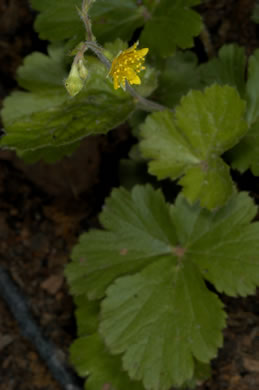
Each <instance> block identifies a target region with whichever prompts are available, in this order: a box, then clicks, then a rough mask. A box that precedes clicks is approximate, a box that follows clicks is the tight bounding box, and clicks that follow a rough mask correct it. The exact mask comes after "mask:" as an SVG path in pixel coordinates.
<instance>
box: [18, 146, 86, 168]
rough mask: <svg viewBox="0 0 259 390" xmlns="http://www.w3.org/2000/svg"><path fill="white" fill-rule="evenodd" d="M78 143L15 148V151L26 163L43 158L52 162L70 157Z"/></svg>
mask: <svg viewBox="0 0 259 390" xmlns="http://www.w3.org/2000/svg"><path fill="white" fill-rule="evenodd" d="M79 145H80V142H75V143H72V144H68V145H62V146H58V147H51V146H47V147H45V148H40V149H36V150H29V151H25V152H23V151H19V150H17V151H16V152H17V155H18V156H19V157H20V158H22V159H23V161H24V162H25V163H26V164H34V163H36V162H37V161H40V160H44V161H45V162H46V163H48V164H54V163H56V162H57V161H59V160H61V159H62V158H63V157H70V156H71V155H72V154H73V153H74V152H75V150H76V149H77V148H78V147H79Z"/></svg>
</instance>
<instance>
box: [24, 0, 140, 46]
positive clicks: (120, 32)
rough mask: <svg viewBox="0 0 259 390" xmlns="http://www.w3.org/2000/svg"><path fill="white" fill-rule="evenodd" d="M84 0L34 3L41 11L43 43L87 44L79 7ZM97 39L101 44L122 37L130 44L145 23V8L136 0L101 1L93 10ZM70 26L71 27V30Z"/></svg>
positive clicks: (33, 0)
mask: <svg viewBox="0 0 259 390" xmlns="http://www.w3.org/2000/svg"><path fill="white" fill-rule="evenodd" d="M81 3H82V1H81V0H73V1H72V0H62V1H60V0H52V1H49V0H31V4H32V6H33V8H34V9H36V10H38V11H40V14H39V15H38V16H37V18H36V21H35V25H34V27H35V30H36V31H37V32H38V33H39V36H40V38H41V39H46V40H49V41H58V40H59V41H62V40H65V39H72V38H73V42H74V44H76V43H78V42H80V41H82V40H84V38H85V30H84V26H83V22H82V21H81V19H80V17H79V14H78V12H77V9H76V7H78V8H80V7H81ZM90 16H91V19H92V27H93V32H94V35H95V36H96V38H97V40H98V41H99V42H100V43H104V42H106V41H109V40H110V41H111V40H114V39H116V38H117V37H120V38H121V39H124V40H129V39H130V38H131V36H132V34H133V32H134V31H135V29H136V28H137V27H140V26H141V25H142V24H143V23H144V17H143V15H142V8H141V7H138V6H137V5H136V1H134V0H123V2H118V1H117V0H109V1H107V0H98V1H96V2H94V4H93V5H92V7H91V8H90ZM68 26H69V27H68Z"/></svg>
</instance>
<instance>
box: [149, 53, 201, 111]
mask: <svg viewBox="0 0 259 390" xmlns="http://www.w3.org/2000/svg"><path fill="white" fill-rule="evenodd" d="M197 64H198V60H197V57H196V55H195V54H194V53H192V52H191V51H187V52H180V51H178V52H176V53H175V55H174V56H173V57H169V58H167V59H166V62H165V65H164V67H163V68H162V70H161V72H160V77H159V87H158V89H157V90H156V93H155V95H156V99H157V100H158V101H159V102H161V103H163V104H165V105H167V106H168V107H174V106H175V105H176V104H178V103H179V101H180V99H181V97H182V96H183V95H185V94H187V92H189V90H190V89H200V88H201V80H200V73H199V68H198V65H197Z"/></svg>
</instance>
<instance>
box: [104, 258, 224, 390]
mask: <svg viewBox="0 0 259 390" xmlns="http://www.w3.org/2000/svg"><path fill="white" fill-rule="evenodd" d="M222 306H223V305H222V303H221V302H220V301H219V299H218V297H217V296H216V295H215V294H213V293H211V292H210V291H209V290H208V289H207V287H206V285H205V283H204V281H203V280H202V278H201V276H200V273H199V271H198V269H197V267H196V266H195V265H193V264H192V263H191V262H186V263H184V264H183V263H182V264H181V263H178V261H177V259H176V257H173V256H171V258H167V259H161V260H160V261H159V262H157V263H155V264H153V265H151V266H149V267H147V268H146V269H145V270H143V271H142V272H141V273H139V274H136V275H133V276H126V277H123V278H120V279H118V280H117V281H116V282H115V283H114V284H113V285H112V286H111V287H109V288H108V290H107V298H106V299H105V300H104V302H103V304H102V321H101V327H100V330H101V333H102V335H103V337H104V339H105V343H106V344H107V346H108V347H109V349H110V350H111V352H112V353H115V354H118V353H123V359H122V360H123V367H124V369H125V370H127V371H128V373H129V375H130V377H131V378H133V379H137V380H143V383H144V387H145V388H146V389H154V390H168V389H169V388H170V387H171V386H172V385H173V386H180V385H182V384H183V383H184V382H185V381H186V380H188V379H190V378H191V377H192V376H193V373H194V357H195V358H197V359H198V360H200V361H202V362H207V361H209V360H210V359H211V358H212V357H215V355H216V352H217V348H218V347H219V346H221V345H222V334H221V329H222V328H223V326H224V325H225V321H224V318H225V314H224V312H223V310H222Z"/></svg>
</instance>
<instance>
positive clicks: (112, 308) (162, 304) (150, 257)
mask: <svg viewBox="0 0 259 390" xmlns="http://www.w3.org/2000/svg"><path fill="white" fill-rule="evenodd" d="M256 213H257V208H256V206H255V205H254V203H253V201H252V199H251V198H250V197H249V196H248V194H246V193H240V194H238V195H235V196H233V197H232V198H231V199H230V200H229V202H228V203H227V204H226V205H225V206H224V207H223V208H221V209H219V210H217V211H214V212H210V211H208V210H206V209H203V208H201V207H200V206H199V204H198V203H196V204H194V205H190V204H189V203H188V202H187V201H186V200H185V198H184V197H183V196H182V195H180V196H178V198H177V200H176V202H175V205H174V206H172V205H171V206H170V205H169V204H167V203H166V202H165V199H164V197H163V196H162V194H161V192H160V191H159V190H154V189H152V187H151V186H150V185H147V186H136V187H134V188H133V190H132V191H131V192H130V193H129V192H128V191H126V190H124V189H122V188H120V189H115V190H114V191H113V192H112V195H111V197H110V198H109V199H108V200H107V201H106V205H105V208H104V210H103V212H102V213H101V223H102V225H103V227H104V228H105V229H106V230H105V231H100V230H94V231H90V232H88V233H86V234H84V235H82V236H81V239H80V242H79V244H78V245H77V246H76V247H75V249H74V252H73V262H72V263H71V264H70V265H68V267H67V268H66V275H67V278H68V281H69V284H70V286H71V287H72V291H73V293H74V294H88V296H90V298H93V299H99V298H103V296H104V293H105V290H106V289H107V287H108V289H107V295H106V298H104V300H103V303H102V304H101V305H102V315H101V328H100V329H101V333H102V336H103V337H104V340H105V343H106V345H107V346H108V348H109V350H110V351H111V352H112V353H113V354H115V355H117V354H123V357H122V360H123V367H124V369H126V370H127V371H128V372H129V375H130V376H131V377H132V378H135V379H137V380H142V381H143V382H144V386H145V388H147V389H157V390H163V389H165V390H168V389H169V388H170V387H171V386H172V385H177V386H178V385H181V384H183V383H186V381H189V380H192V379H193V375H195V376H197V375H198V371H199V369H198V368H199V366H200V363H202V364H201V366H202V371H203V369H204V368H205V367H206V364H207V363H208V362H209V360H210V359H211V358H212V357H214V356H215V354H216V351H217V348H218V347H219V346H220V345H221V343H222V335H221V329H222V327H223V326H224V324H225V322H224V318H225V314H224V312H223V310H222V304H221V303H220V301H219V299H218V298H217V297H216V295H215V294H214V293H212V292H211V291H210V290H209V289H208V288H207V287H206V285H205V283H204V279H205V280H208V281H210V282H211V283H212V284H213V285H214V286H215V287H216V289H217V290H218V291H220V292H224V293H227V294H230V295H233V296H234V295H243V296H245V295H247V294H250V293H252V292H253V291H254V290H255V287H256V286H258V285H259V272H258V267H259V240H258V236H259V223H258V222H256V223H251V220H252V219H253V218H254V217H255V215H256ZM112 283H113V284H112ZM111 284H112V285H111ZM80 299H81V298H80ZM98 304H99V302H98ZM86 310H88V309H86ZM87 316H88V314H87ZM90 318H91V316H90ZM90 322H91V321H90ZM78 346H79V344H78ZM78 348H79V347H78ZM81 349H82V353H83V348H81ZM78 353H80V352H78ZM203 364H205V366H203Z"/></svg>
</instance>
